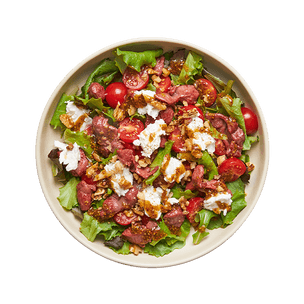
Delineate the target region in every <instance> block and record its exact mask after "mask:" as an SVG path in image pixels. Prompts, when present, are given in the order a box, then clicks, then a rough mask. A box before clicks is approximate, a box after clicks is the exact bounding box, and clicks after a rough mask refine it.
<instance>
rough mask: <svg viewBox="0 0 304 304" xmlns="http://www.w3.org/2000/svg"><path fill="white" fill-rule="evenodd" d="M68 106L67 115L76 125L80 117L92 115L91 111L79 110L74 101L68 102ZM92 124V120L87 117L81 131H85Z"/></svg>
mask: <svg viewBox="0 0 304 304" xmlns="http://www.w3.org/2000/svg"><path fill="white" fill-rule="evenodd" d="M66 104H67V105H66V113H67V114H68V115H69V116H70V117H71V119H72V121H73V122H74V123H76V122H77V120H78V119H79V117H81V116H83V115H85V114H89V113H90V110H86V109H80V108H78V107H77V106H76V105H75V104H74V102H73V101H70V100H69V101H66ZM90 124H92V118H91V117H89V116H87V117H86V118H85V119H84V121H83V123H82V125H81V127H80V131H83V130H85V129H86V128H87V127H88V126H89V125H90Z"/></svg>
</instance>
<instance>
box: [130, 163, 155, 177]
mask: <svg viewBox="0 0 304 304" xmlns="http://www.w3.org/2000/svg"><path fill="white" fill-rule="evenodd" d="M157 170H158V166H157V167H155V168H154V169H151V168H149V167H146V168H140V167H139V166H138V165H136V167H135V173H137V174H138V175H140V176H141V177H142V178H145V179H146V178H148V177H149V176H151V175H153V174H154V173H155V172H156V171H157Z"/></svg>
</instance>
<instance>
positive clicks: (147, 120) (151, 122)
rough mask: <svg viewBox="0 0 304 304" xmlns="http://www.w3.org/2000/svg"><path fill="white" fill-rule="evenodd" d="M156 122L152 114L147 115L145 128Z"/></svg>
mask: <svg viewBox="0 0 304 304" xmlns="http://www.w3.org/2000/svg"><path fill="white" fill-rule="evenodd" d="M153 123H155V119H154V118H153V117H152V116H150V115H148V114H147V115H146V121H145V128H147V127H148V125H150V124H153Z"/></svg>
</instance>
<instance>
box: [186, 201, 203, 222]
mask: <svg viewBox="0 0 304 304" xmlns="http://www.w3.org/2000/svg"><path fill="white" fill-rule="evenodd" d="M203 203H204V199H203V198H202V197H193V198H191V199H190V200H189V205H188V206H187V207H186V211H188V214H187V215H186V216H187V218H188V220H189V222H190V223H194V222H195V216H196V213H197V212H198V211H200V210H201V209H202V207H203Z"/></svg>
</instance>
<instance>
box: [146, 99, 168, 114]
mask: <svg viewBox="0 0 304 304" xmlns="http://www.w3.org/2000/svg"><path fill="white" fill-rule="evenodd" d="M149 103H150V104H151V105H152V106H153V107H154V108H156V109H157V110H159V111H163V110H166V109H167V106H166V105H165V104H164V103H162V102H160V101H158V100H155V99H152V100H149Z"/></svg>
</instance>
